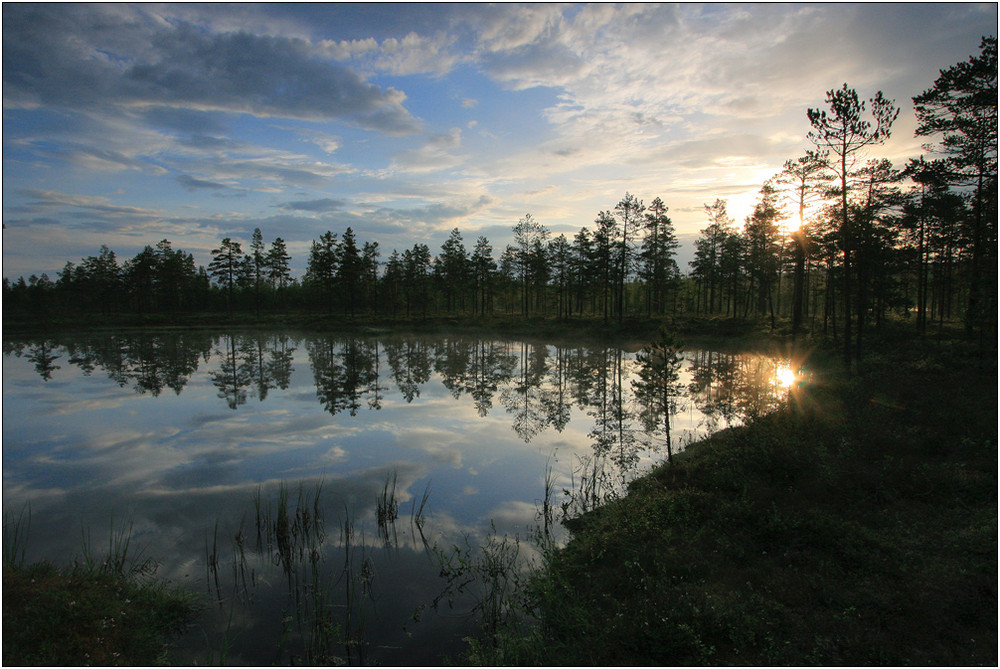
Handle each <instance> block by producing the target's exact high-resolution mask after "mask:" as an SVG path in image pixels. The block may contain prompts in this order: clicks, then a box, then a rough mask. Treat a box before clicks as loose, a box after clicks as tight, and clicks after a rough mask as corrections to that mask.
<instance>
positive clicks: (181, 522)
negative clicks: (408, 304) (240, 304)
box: [3, 331, 798, 665]
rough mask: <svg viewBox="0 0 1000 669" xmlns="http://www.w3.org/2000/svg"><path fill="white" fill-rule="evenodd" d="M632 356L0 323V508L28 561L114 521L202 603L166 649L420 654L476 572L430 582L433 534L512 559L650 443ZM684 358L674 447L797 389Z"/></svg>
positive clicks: (438, 650) (713, 357)
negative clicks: (451, 583) (22, 536)
mask: <svg viewBox="0 0 1000 669" xmlns="http://www.w3.org/2000/svg"><path fill="white" fill-rule="evenodd" d="M637 349H638V346H613V345H608V344H595V343H588V344H581V345H572V346H570V345H553V344H546V343H543V342H541V341H530V340H521V339H500V338H493V339H483V338H477V337H472V336H443V335H442V336H425V335H421V336H402V335H372V336H352V335H322V334H320V335H318V334H299V333H293V332H284V331H273V332H263V333H262V332H253V333H249V332H246V333H240V332H226V333H218V332H183V333H177V332H171V333H168V332H148V333H143V334H129V335H93V334H88V335H82V336H63V337H56V338H48V339H38V338H34V339H15V338H5V339H4V363H3V504H4V512H5V515H6V516H8V517H9V516H10V515H11V514H12V513H16V512H17V510H20V509H22V508H24V505H25V504H26V503H30V511H31V523H30V535H29V541H28V560H29V561H33V560H38V559H49V560H52V561H55V562H60V563H67V562H69V561H71V560H72V559H73V556H79V555H80V554H81V545H82V543H83V542H84V534H85V533H86V534H88V535H89V540H90V542H91V543H92V544H93V546H94V548H95V551H98V552H99V551H100V550H101V549H102V547H104V546H107V545H108V537H109V535H110V534H111V533H112V532H113V531H121V530H122V529H123V528H131V535H132V540H133V545H141V546H143V547H144V550H145V556H149V557H154V558H156V559H157V560H158V561H160V563H161V564H160V567H159V571H158V572H157V573H158V574H159V575H160V576H161V577H164V578H167V579H170V580H172V581H173V582H175V583H180V584H184V585H188V586H189V587H191V588H194V589H196V590H198V591H200V592H203V593H205V594H206V595H207V596H208V598H209V600H210V601H212V602H213V605H212V606H210V607H209V609H208V611H207V612H206V614H205V615H204V617H203V618H202V619H200V620H199V622H198V625H197V627H196V629H194V630H192V633H191V634H189V635H188V636H187V637H186V638H185V639H183V640H182V642H181V647H180V648H178V649H176V653H175V657H177V658H178V659H180V660H181V661H184V660H185V659H186V660H187V661H192V662H194V661H196V662H198V663H199V664H201V663H204V662H207V661H218V660H219V659H225V660H226V661H227V662H230V663H235V664H269V663H272V662H279V663H290V662H296V663H299V662H304V661H306V662H320V661H323V662H329V661H333V660H334V659H335V658H336V659H340V660H344V661H348V662H350V663H376V664H408V665H412V664H439V663H441V662H442V661H443V660H444V658H445V657H446V656H451V657H455V656H456V655H457V653H459V652H460V651H461V650H462V648H463V647H464V645H463V642H462V637H463V636H465V635H468V634H469V633H470V632H471V631H472V630H473V626H474V622H475V616H474V615H473V614H472V613H471V609H472V607H473V606H474V605H475V603H476V602H477V601H478V600H477V594H476V590H475V587H474V586H470V588H469V589H470V592H468V593H465V594H464V595H462V594H461V593H450V595H451V596H445V597H440V598H439V596H440V595H441V594H442V591H443V589H444V587H445V582H444V580H443V579H441V578H440V572H441V565H440V563H439V561H438V558H437V557H436V555H435V552H434V550H433V547H434V546H437V547H439V548H440V549H442V550H445V551H446V552H447V550H448V549H449V547H451V546H453V545H458V546H461V547H464V546H466V544H467V543H468V545H470V546H473V547H475V546H477V545H478V544H480V543H482V542H484V541H487V540H488V538H489V536H491V535H493V533H494V532H495V533H496V536H500V537H502V536H503V535H507V536H509V537H515V536H516V537H518V539H520V544H519V546H518V548H519V551H520V554H521V556H522V557H525V556H528V557H530V554H531V552H532V544H531V541H530V540H529V536H530V535H531V534H532V532H533V531H534V530H536V529H537V528H540V527H542V526H543V525H544V521H545V514H544V513H543V509H544V508H545V506H546V504H545V500H546V499H547V500H548V501H549V505H548V506H549V508H550V509H551V510H552V514H551V516H552V518H554V519H555V520H559V518H561V517H562V515H563V514H565V513H568V514H570V515H572V514H574V513H579V512H580V511H581V510H584V509H586V508H589V507H590V506H592V505H593V504H596V503H599V502H600V501H601V500H602V499H605V498H606V497H607V496H608V495H613V494H615V493H616V492H617V491H620V490H621V489H622V486H623V485H624V484H626V483H627V482H628V481H629V480H631V479H632V478H634V477H635V476H636V475H637V474H638V473H641V472H642V471H643V470H644V469H646V468H648V466H649V465H651V464H653V463H656V462H659V461H661V460H663V459H664V458H665V456H666V453H665V449H664V443H665V435H664V434H663V430H662V423H663V420H662V416H660V417H656V416H651V415H650V412H649V410H648V407H644V406H643V403H642V402H641V401H640V399H639V398H638V397H637V396H636V394H635V392H634V389H633V387H632V381H633V380H634V379H635V378H636V365H637V363H636V359H635V358H636V355H635V354H636V350H637ZM683 357H684V360H683V364H682V367H681V369H680V378H679V381H680V384H679V385H680V387H681V390H682V392H681V394H680V395H679V396H678V398H677V401H676V413H675V414H674V415H672V416H671V418H670V425H671V437H672V444H673V450H674V452H676V451H677V450H679V449H680V448H683V445H684V444H685V443H688V442H690V441H691V440H694V439H697V438H700V437H701V436H703V435H705V434H708V433H710V432H712V431H715V430H718V429H722V428H725V427H727V426H730V425H735V424H739V423H741V422H743V421H745V420H747V419H748V418H751V417H753V416H755V415H759V414H762V413H764V412H766V411H769V410H771V409H772V408H774V407H776V406H778V405H779V404H781V403H782V402H784V401H786V400H787V396H788V388H789V386H790V385H791V384H793V383H796V382H797V373H798V371H797V370H792V369H791V368H790V367H789V363H788V361H787V360H784V359H780V358H775V357H768V356H764V355H760V354H755V353H731V352H725V353H724V352H720V351H713V350H706V349H697V348H691V349H688V350H685V352H684V354H683ZM494 528H495V529H494ZM552 531H553V532H555V533H556V535H557V536H556V539H557V540H558V538H559V537H558V531H559V528H558V526H553V527H552ZM470 555H471V553H470ZM479 596H480V597H481V592H480V593H479ZM435 599H438V606H437V608H436V609H435V607H433V606H432V604H433V603H434V601H435ZM449 603H451V606H449ZM321 623H325V624H326V627H325V628H323V629H326V630H327V631H326V632H322V631H317V630H320V628H321V627H322V625H321ZM333 628H336V632H331V631H330V630H331V629H333ZM344 638H347V639H348V640H349V641H350V642H349V643H347V644H344V643H342V641H343V639H344ZM220 656H224V657H223V658H220Z"/></svg>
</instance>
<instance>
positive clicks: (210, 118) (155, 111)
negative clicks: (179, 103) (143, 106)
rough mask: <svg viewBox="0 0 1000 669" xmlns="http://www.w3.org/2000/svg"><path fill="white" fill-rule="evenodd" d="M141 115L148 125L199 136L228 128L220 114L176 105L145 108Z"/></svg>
mask: <svg viewBox="0 0 1000 669" xmlns="http://www.w3.org/2000/svg"><path fill="white" fill-rule="evenodd" d="M142 117H143V119H144V120H145V121H146V123H148V124H149V125H152V126H156V127H159V128H164V129H166V130H176V131H179V132H187V133H192V134H193V135H195V136H199V137H204V136H206V133H211V134H214V135H221V134H223V133H225V132H227V131H228V130H229V128H228V126H227V125H226V124H225V123H224V122H223V121H222V119H221V118H220V115H219V114H216V113H212V112H201V111H194V110H191V109H179V108H176V107H153V108H151V109H147V110H145V111H144V112H143V114H142Z"/></svg>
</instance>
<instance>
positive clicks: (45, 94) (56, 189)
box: [3, 3, 997, 279]
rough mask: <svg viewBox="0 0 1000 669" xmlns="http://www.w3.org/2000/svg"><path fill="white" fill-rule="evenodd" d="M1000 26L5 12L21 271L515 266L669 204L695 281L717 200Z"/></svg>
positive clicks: (448, 9) (441, 11) (874, 12)
mask: <svg viewBox="0 0 1000 669" xmlns="http://www.w3.org/2000/svg"><path fill="white" fill-rule="evenodd" d="M996 33H997V5H996V3H987V4H971V3H970V4H966V3H891V4H871V3H859V4H845V3H829V4H772V3H766V4H679V5H639V4H624V5H612V4H604V3H601V4H567V5H556V4H529V5H516V4H497V5H485V4H436V3H413V4H380V3H367V4H328V3H317V4H292V3H276V4H256V3H238V4H226V3H222V4H188V3H180V4H145V3H143V4H137V5H130V4H114V3H111V4H27V3H26V4H15V3H4V4H3V223H4V230H3V276H5V277H9V278H12V279H13V278H16V277H17V276H22V275H23V276H26V277H27V276H28V275H30V274H33V273H34V274H40V273H42V272H47V273H48V274H49V276H50V277H51V278H53V279H55V278H56V272H58V271H59V270H60V269H61V268H62V267H63V266H64V265H65V263H66V261H72V262H74V263H78V262H79V261H80V259H81V258H84V257H86V256H90V255H96V254H97V253H98V251H99V249H100V246H101V245H102V244H107V245H108V246H109V247H110V248H111V249H112V250H113V251H115V252H116V254H117V255H118V258H119V261H124V260H125V259H127V258H131V257H133V256H134V255H135V254H137V253H138V252H139V251H141V250H142V248H143V247H144V246H146V245H155V244H156V243H157V242H158V241H160V240H161V239H168V240H170V242H171V243H172V244H173V247H174V248H175V249H178V248H179V249H183V250H185V251H188V252H191V253H193V254H194V257H195V261H196V263H198V264H200V265H206V266H207V265H208V263H209V262H210V260H211V251H212V249H214V248H217V247H218V246H219V242H220V241H221V240H222V239H223V238H224V237H230V238H232V239H234V240H237V241H240V242H241V243H242V244H243V245H244V248H246V246H247V244H248V243H249V240H250V235H251V233H252V231H253V229H254V228H257V227H259V228H260V229H261V231H262V233H263V237H264V241H265V243H267V244H270V243H271V241H273V240H274V238H275V237H281V238H282V239H284V240H285V241H286V243H287V245H288V250H289V253H290V254H291V255H292V268H293V275H294V276H296V277H301V275H302V273H303V271H304V268H305V263H306V259H307V256H308V248H309V244H310V242H311V241H312V240H314V239H318V238H319V236H320V235H321V234H323V233H324V232H326V231H328V230H330V231H333V232H335V233H338V234H341V233H342V232H343V231H344V230H345V229H346V228H347V227H351V228H352V229H353V230H354V232H355V234H356V236H357V238H358V240H359V242H364V241H377V242H378V243H379V246H380V249H381V251H382V259H383V260H384V259H385V258H386V257H388V255H389V254H390V253H391V252H392V250H393V249H397V250H399V251H400V252H402V251H403V250H404V249H406V248H410V247H412V246H413V245H414V244H415V243H424V244H427V245H428V246H430V248H431V251H432V253H434V254H436V253H438V251H439V250H440V247H441V244H442V243H443V242H444V241H445V239H446V238H447V236H448V234H449V233H450V231H451V230H452V229H454V228H458V229H459V230H460V231H461V233H462V236H463V239H464V242H465V245H466V248H467V249H469V250H471V249H472V247H473V246H474V244H475V241H476V238H477V237H478V236H480V235H483V236H486V237H487V239H489V240H490V241H491V242H492V244H493V248H494V255H495V256H499V253H500V252H501V251H502V249H503V248H504V246H505V245H506V244H508V243H510V242H511V241H512V235H511V227H512V226H514V225H515V224H516V223H517V222H518V220H519V219H520V218H521V217H523V216H524V215H525V214H526V213H530V214H531V215H532V217H533V218H535V219H536V220H537V221H538V222H540V223H542V224H543V225H545V226H546V228H548V230H549V231H550V232H551V233H552V235H553V236H556V235H559V234H565V235H566V236H567V238H569V239H572V237H573V235H575V234H576V233H577V232H578V231H579V230H580V228H582V227H588V228H591V229H592V228H593V222H594V219H595V218H596V217H597V215H598V213H599V212H600V211H602V210H612V209H613V208H614V206H615V204H616V203H617V202H618V201H619V200H620V199H621V198H622V197H623V196H624V194H625V193H626V192H629V193H632V194H634V195H635V196H637V197H638V198H640V199H642V200H643V201H644V203H645V204H647V205H648V204H649V203H650V202H651V201H652V200H653V199H654V198H656V197H659V198H661V199H662V200H663V202H664V204H666V206H667V207H668V212H667V213H668V215H669V216H670V217H671V219H672V220H673V223H674V226H675V228H676V231H677V233H678V237H679V238H680V241H681V243H682V248H681V251H680V256H679V260H680V261H681V263H682V270H687V260H689V259H690V257H691V254H692V253H693V250H692V246H693V240H694V239H695V238H696V237H697V235H698V232H699V231H700V230H701V229H702V228H704V227H705V225H706V217H705V214H704V205H705V204H708V203H712V202H714V201H715V200H716V199H717V198H721V199H725V200H727V202H728V204H729V213H730V215H731V216H732V217H733V218H734V219H735V220H736V222H737V224H742V222H743V220H744V218H745V217H746V216H747V215H748V214H749V213H750V211H751V210H752V207H753V204H754V202H755V201H756V200H757V197H758V192H759V190H760V187H761V185H762V184H763V183H764V181H765V180H767V179H768V178H770V177H771V176H773V175H775V174H776V173H778V172H779V171H780V170H781V167H782V165H783V163H784V162H785V161H786V160H789V159H795V158H798V157H799V156H802V155H804V153H805V151H806V150H807V149H809V148H812V145H811V144H810V143H809V142H808V140H807V133H808V131H809V122H808V119H807V116H806V111H807V109H808V108H810V107H813V108H822V107H823V106H824V100H825V96H826V92H827V91H829V90H831V89H834V88H840V87H841V86H843V85H844V84H845V83H847V84H848V85H849V86H850V87H852V88H854V89H856V90H857V91H858V93H859V95H861V96H862V97H863V98H865V99H867V98H870V97H873V96H874V95H875V93H876V92H877V91H879V90H881V91H883V92H884V94H885V95H886V97H888V98H890V99H894V100H895V101H896V104H897V106H898V107H899V108H900V109H901V113H900V116H899V119H898V120H897V121H896V123H895V125H894V126H893V135H892V137H891V139H890V140H889V142H887V143H886V144H885V145H884V146H882V147H879V148H878V149H877V152H876V153H874V154H873V155H877V156H878V157H885V158H890V159H892V160H893V161H894V162H895V163H897V164H898V165H902V164H903V163H904V162H905V160H906V159H907V158H910V157H916V156H918V155H920V154H921V153H923V152H924V151H923V149H922V148H921V145H922V144H923V143H925V142H926V138H918V137H914V129H915V128H916V119H915V117H914V115H913V105H912V100H911V98H912V97H913V96H915V95H918V94H920V93H921V92H923V91H924V90H926V89H928V88H930V87H931V86H933V83H934V80H935V79H936V78H937V76H938V74H939V71H940V70H941V69H944V68H948V67H950V66H952V65H954V64H956V63H959V62H962V61H965V60H968V58H969V57H970V56H972V55H974V54H977V53H978V51H979V44H980V41H981V38H982V37H983V36H984V35H996Z"/></svg>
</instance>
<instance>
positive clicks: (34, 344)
mask: <svg viewBox="0 0 1000 669" xmlns="http://www.w3.org/2000/svg"><path fill="white" fill-rule="evenodd" d="M65 340H66V342H67V343H61V340H60V339H58V338H55V339H53V338H44V339H33V340H32V339H29V340H20V341H19V340H11V339H8V340H5V342H4V352H5V353H6V354H9V355H16V356H19V357H20V356H25V357H26V358H27V359H28V360H30V361H31V362H32V363H34V365H35V371H36V372H37V373H38V374H39V376H41V377H42V378H43V379H46V380H48V379H50V378H51V377H52V374H53V371H54V370H57V369H59V366H58V365H57V364H55V363H56V361H57V360H61V359H63V356H64V355H66V354H67V353H68V357H67V359H68V361H69V362H70V363H71V364H72V365H75V366H77V367H78V368H80V369H81V370H82V371H83V373H84V374H86V375H90V374H92V373H94V372H96V371H98V370H100V371H102V372H104V373H106V374H107V375H108V377H109V378H111V379H112V380H114V381H115V382H116V383H118V384H119V385H120V386H123V387H125V386H130V387H132V388H134V389H135V390H136V391H137V392H140V393H150V394H152V395H154V396H157V395H159V394H160V393H161V392H162V390H163V389H164V388H170V389H172V390H173V391H174V392H175V393H178V394H179V393H180V392H181V390H182V389H183V388H184V387H185V385H186V384H187V382H188V379H189V378H190V377H191V375H192V374H193V373H194V372H195V371H196V370H197V369H198V367H199V365H200V364H208V363H213V365H212V368H211V369H210V370H209V372H208V376H209V378H210V380H211V382H212V383H213V384H214V385H215V386H216V388H217V389H218V394H219V397H220V398H222V399H224V400H225V401H226V404H227V405H228V406H230V407H231V408H233V409H235V408H237V407H239V406H240V405H242V404H244V403H246V401H247V399H248V398H250V397H256V398H258V399H259V400H261V401H263V400H264V399H266V398H267V396H268V393H269V392H270V391H271V390H273V389H275V388H279V389H285V388H287V387H288V385H289V383H290V377H291V373H292V371H293V366H292V361H293V353H294V351H295V350H296V349H295V345H296V344H297V342H296V341H295V340H293V339H291V338H289V336H288V335H284V334H269V333H241V334H231V335H224V336H215V337H213V336H212V335H210V334H205V333H198V332H184V333H170V334H156V335H110V334H109V335H91V336H87V337H84V338H82V339H72V340H71V339H69V338H68V337H67V338H65ZM305 345H306V349H307V351H308V355H309V361H310V364H311V367H312V371H313V379H314V381H315V384H316V394H317V398H318V399H319V401H320V403H321V404H322V405H323V407H324V409H326V410H327V411H329V412H330V413H333V414H337V413H340V412H346V413H349V414H351V415H354V414H356V413H357V412H358V411H359V410H361V409H362V408H368V409H375V410H377V409H379V408H381V407H382V402H383V400H384V397H385V393H386V392H387V391H388V390H389V385H388V384H385V383H384V381H385V380H388V379H391V381H390V382H389V383H390V384H394V385H395V386H396V388H397V389H398V392H399V393H400V395H401V396H402V397H403V399H404V400H406V402H408V403H409V402H412V401H413V400H414V399H415V398H417V397H419V395H420V389H421V386H422V385H424V384H426V383H427V382H429V381H430V379H431V376H432V375H433V374H436V375H437V376H438V377H439V378H440V379H441V383H442V384H443V385H444V386H445V388H447V389H448V391H449V392H450V393H451V396H452V397H453V398H455V399H456V400H462V399H463V397H464V396H468V397H469V398H470V399H471V401H472V402H473V404H474V406H475V408H476V411H477V413H478V414H479V415H480V416H486V415H487V414H488V413H489V412H490V410H491V409H492V408H493V403H494V401H496V400H497V398H499V402H500V405H501V406H502V407H503V408H504V410H505V411H506V412H507V413H508V414H510V416H511V419H512V423H511V427H512V429H513V430H514V432H515V433H516V434H517V435H518V437H519V438H521V439H522V440H524V441H525V442H530V441H531V440H532V439H534V438H536V437H538V436H539V435H540V434H542V433H543V432H544V431H545V430H546V429H548V428H550V427H551V428H554V429H555V430H556V431H560V432H561V431H562V430H564V429H565V428H566V426H567V425H568V424H569V422H570V418H571V416H572V411H573V408H574V407H576V408H578V409H580V410H581V411H583V412H585V413H586V414H587V415H588V416H589V417H590V418H591V419H592V420H593V428H592V429H591V431H590V433H589V438H590V440H591V442H592V443H591V447H592V451H593V453H594V456H595V457H594V458H593V459H592V460H591V461H590V463H589V464H588V465H587V466H588V467H591V466H592V465H593V466H594V468H596V465H595V463H599V462H603V461H607V462H608V463H609V465H610V466H613V467H614V468H616V469H618V470H620V471H623V472H628V471H632V470H634V469H635V467H636V466H637V465H638V463H639V462H640V460H641V458H642V453H643V450H644V449H645V450H647V451H650V452H653V451H655V450H657V449H658V443H657V440H656V439H654V438H653V437H654V436H656V434H657V430H659V433H660V434H663V433H664V431H665V430H669V416H664V415H663V411H664V408H663V407H664V406H669V407H670V409H671V410H675V409H676V402H675V403H674V404H668V405H663V404H662V403H661V404H660V406H655V404H654V403H651V402H650V401H649V399H648V398H645V399H644V398H643V397H641V393H637V392H636V391H635V388H633V384H632V380H633V379H634V378H636V377H637V373H638V369H639V367H638V363H637V362H636V360H635V359H633V357H632V356H630V355H628V354H626V353H624V352H623V351H622V350H621V349H619V348H616V347H610V346H580V347H561V346H556V347H549V346H545V345H541V344H537V343H530V342H502V341H490V340H485V339H477V338H464V337H455V338H447V339H445V338H442V339H439V340H434V341H433V342H431V341H430V340H426V339H407V338H402V337H390V338H387V339H382V340H380V339H376V338H373V337H357V336H346V335H345V336H330V335H327V336H317V337H312V338H309V339H307V341H306V344H305ZM684 358H685V360H686V363H685V365H686V370H684V371H682V372H681V374H682V375H684V376H683V377H682V378H685V384H684V385H685V387H684V391H685V394H686V395H687V401H689V402H690V403H692V404H693V405H694V406H695V407H696V408H697V409H698V411H699V412H700V413H701V415H702V416H703V418H702V424H701V427H702V428H703V429H705V430H706V431H709V432H711V431H714V430H716V429H718V428H719V427H725V426H727V425H731V424H734V423H736V422H739V421H740V420H744V419H747V418H751V417H754V416H758V415H761V414H763V413H766V412H767V411H770V410H772V409H774V408H775V407H777V406H779V405H780V404H781V403H782V402H784V401H785V399H786V398H785V395H786V394H785V393H784V392H782V389H781V388H780V387H779V385H778V384H777V382H776V376H775V373H776V371H777V369H778V367H779V364H780V363H779V362H778V361H777V360H775V359H773V358H769V357H767V356H762V355H756V354H732V353H719V352H714V351H692V352H687V353H685V354H684ZM384 367H387V368H388V369H387V370H386V369H384ZM383 377H386V379H383ZM664 426H666V427H664Z"/></svg>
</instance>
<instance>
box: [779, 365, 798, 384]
mask: <svg viewBox="0 0 1000 669" xmlns="http://www.w3.org/2000/svg"><path fill="white" fill-rule="evenodd" d="M796 381H798V375H797V374H796V373H795V370H793V369H792V367H791V365H789V364H788V363H781V364H779V365H778V367H777V368H776V369H775V370H774V383H775V385H776V386H778V387H779V388H791V387H792V386H793V385H795V382H796Z"/></svg>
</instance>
